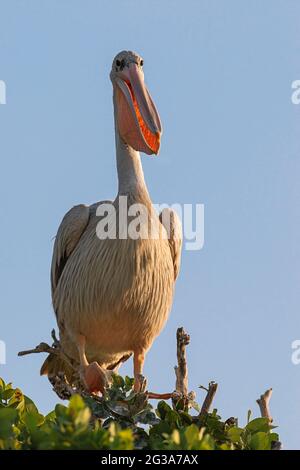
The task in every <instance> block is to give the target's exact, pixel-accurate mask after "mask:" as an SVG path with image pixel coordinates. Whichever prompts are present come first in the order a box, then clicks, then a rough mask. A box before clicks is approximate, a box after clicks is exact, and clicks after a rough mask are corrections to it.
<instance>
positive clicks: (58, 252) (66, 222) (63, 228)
mask: <svg viewBox="0 0 300 470" xmlns="http://www.w3.org/2000/svg"><path fill="white" fill-rule="evenodd" d="M89 218H90V209H89V207H88V206H85V205H84V204H79V205H78V206H74V207H72V209H70V210H69V211H68V212H67V213H66V215H65V216H64V218H63V219H62V221H61V224H60V226H59V228H58V231H57V235H56V237H55V243H54V248H53V256H52V264H51V288H52V296H53V294H54V291H55V289H56V287H57V284H58V281H59V278H60V276H61V273H62V272H63V269H64V267H65V265H66V263H67V261H68V259H69V257H70V255H71V253H72V252H73V251H74V249H75V247H76V245H77V244H78V242H79V240H80V238H81V236H82V234H83V232H84V231H85V229H86V227H87V225H88V222H89Z"/></svg>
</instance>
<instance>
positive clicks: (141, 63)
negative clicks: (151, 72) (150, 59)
mask: <svg viewBox="0 0 300 470" xmlns="http://www.w3.org/2000/svg"><path fill="white" fill-rule="evenodd" d="M143 65H144V61H143V59H141V62H140V66H141V67H143Z"/></svg>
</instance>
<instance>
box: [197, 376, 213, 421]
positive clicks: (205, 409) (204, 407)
mask: <svg viewBox="0 0 300 470" xmlns="http://www.w3.org/2000/svg"><path fill="white" fill-rule="evenodd" d="M199 388H203V389H204V390H206V391H207V394H206V397H205V399H204V402H203V405H202V407H201V410H200V413H199V418H202V417H203V416H205V415H207V413H208V412H209V410H210V407H211V405H212V402H213V399H214V396H215V394H216V391H217V388H218V384H217V383H216V382H209V384H208V388H206V387H203V385H200V387H199Z"/></svg>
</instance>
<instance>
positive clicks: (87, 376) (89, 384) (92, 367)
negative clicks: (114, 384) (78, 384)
mask: <svg viewBox="0 0 300 470" xmlns="http://www.w3.org/2000/svg"><path fill="white" fill-rule="evenodd" d="M81 378H82V381H83V383H84V385H85V387H86V389H87V391H88V392H89V393H98V392H101V393H102V395H103V394H104V392H105V389H106V387H107V386H108V384H109V380H108V375H107V373H106V370H105V369H103V368H102V367H101V366H99V364H98V362H91V364H89V365H87V366H83V367H82V370H81Z"/></svg>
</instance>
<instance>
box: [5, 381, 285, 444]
mask: <svg viewBox="0 0 300 470" xmlns="http://www.w3.org/2000/svg"><path fill="white" fill-rule="evenodd" d="M132 385H133V380H132V379H130V378H129V377H126V378H125V379H123V378H122V377H120V376H115V377H114V380H113V384H112V386H111V387H110V389H109V390H108V391H107V393H106V396H105V397H103V398H102V399H100V398H94V397H91V396H88V395H86V396H85V395H84V396H80V395H73V396H72V397H71V399H70V401H69V403H68V406H64V405H61V404H58V405H56V407H55V409H54V410H53V411H52V412H50V413H49V414H47V415H46V416H44V415H42V414H41V413H39V411H38V409H37V407H36V406H35V404H34V403H33V401H32V400H30V399H29V398H28V397H26V396H25V395H23V393H22V392H21V390H20V389H18V388H15V389H14V388H13V387H12V385H11V384H5V383H4V381H3V380H2V379H0V449H1V450H2V449H15V450H18V449H118V450H121V449H122V450H130V449H155V450H165V449H169V450H185V449H187V450H217V449H220V450H242V449H249V450H269V449H272V448H274V447H275V446H276V444H274V443H276V442H277V441H278V435H277V434H275V433H274V432H273V431H272V429H273V426H271V425H270V424H269V422H268V419H267V418H256V419H253V420H251V421H250V413H248V424H247V425H246V426H245V427H244V428H241V427H239V426H238V424H237V420H235V419H233V418H230V419H228V420H227V421H225V422H223V421H222V420H221V418H220V416H219V415H218V414H217V410H214V411H213V412H212V413H208V414H206V415H205V416H204V417H201V418H199V417H198V416H197V415H196V416H193V415H192V414H191V413H190V412H189V411H188V410H187V409H186V408H185V406H184V404H183V402H182V401H181V402H180V401H179V402H178V403H177V405H173V407H171V406H169V405H168V404H167V403H166V402H165V401H160V402H159V403H158V404H157V408H156V409H154V408H153V407H152V405H151V404H150V403H149V402H148V401H147V397H146V395H145V394H143V393H140V394H135V393H133V391H132ZM193 406H194V407H195V408H196V409H198V406H197V404H196V403H194V404H193ZM197 414H199V413H197Z"/></svg>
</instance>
